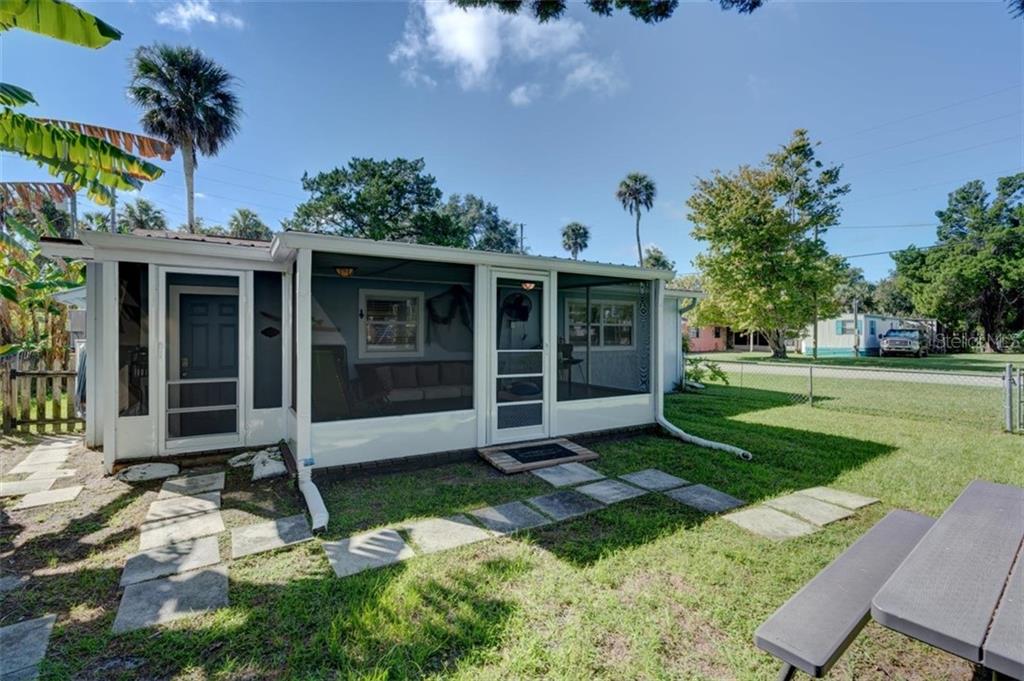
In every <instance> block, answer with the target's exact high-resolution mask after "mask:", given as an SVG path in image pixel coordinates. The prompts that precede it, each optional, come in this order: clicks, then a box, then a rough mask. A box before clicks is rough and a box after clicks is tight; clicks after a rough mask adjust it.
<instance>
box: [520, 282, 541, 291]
mask: <svg viewBox="0 0 1024 681" xmlns="http://www.w3.org/2000/svg"><path fill="white" fill-rule="evenodd" d="M519 285H520V286H522V287H523V290H524V291H532V290H533V289H535V288H537V284H536V282H533V281H524V282H522V283H520V284H519Z"/></svg>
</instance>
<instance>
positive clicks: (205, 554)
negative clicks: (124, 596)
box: [121, 537, 220, 586]
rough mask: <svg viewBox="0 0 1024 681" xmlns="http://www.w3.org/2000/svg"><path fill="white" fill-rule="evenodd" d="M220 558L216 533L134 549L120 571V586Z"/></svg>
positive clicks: (217, 561)
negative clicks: (133, 552) (135, 551)
mask: <svg viewBox="0 0 1024 681" xmlns="http://www.w3.org/2000/svg"><path fill="white" fill-rule="evenodd" d="M219 562H220V546H219V542H218V541H217V537H199V538H197V539H190V540H187V541H183V542H178V543H176V544H167V545H165V546H158V547H156V548H152V549H149V550H146V551H141V552H139V553H136V554H135V555H134V556H132V557H131V558H129V559H128V562H127V563H126V564H125V566H124V572H122V573H121V586H128V585H129V584H137V583H139V582H145V581H148V580H150V579H157V578H159V577H167V576H168V575H176V574H180V573H183V572H189V571H191V570H198V569H199V568H202V567H206V566H207V565H216V564H217V563H219Z"/></svg>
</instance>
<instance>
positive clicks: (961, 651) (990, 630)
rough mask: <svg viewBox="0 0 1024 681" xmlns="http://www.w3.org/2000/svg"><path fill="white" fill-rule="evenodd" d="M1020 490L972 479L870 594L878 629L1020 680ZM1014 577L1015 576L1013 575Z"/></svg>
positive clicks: (1023, 508) (1023, 530)
mask: <svg viewBox="0 0 1024 681" xmlns="http://www.w3.org/2000/svg"><path fill="white" fill-rule="evenodd" d="M1022 542H1024V489H1021V488H1019V487H1014V486H1012V485H1000V484H996V483H991V482H984V481H980V480H976V481H974V482H972V483H971V484H970V485H969V486H968V487H967V489H965V490H964V491H963V493H961V494H960V496H959V497H958V498H957V500H956V501H955V502H953V505H952V506H950V507H949V508H948V509H946V512H945V513H943V514H942V517H941V518H939V519H938V521H936V522H935V524H934V525H933V526H932V527H931V529H930V530H928V532H927V533H926V534H925V535H924V537H922V539H921V541H920V542H919V543H918V544H917V546H916V547H915V548H914V550H913V551H911V552H910V555H908V556H907V558H906V560H904V561H903V563H902V564H901V565H900V566H899V567H898V568H896V571H895V572H894V573H893V574H892V576H891V577H890V578H889V580H888V581H887V582H886V583H885V584H884V585H883V586H882V588H881V589H880V590H879V592H878V593H877V594H876V595H875V598H874V600H873V601H872V604H871V615H872V617H874V619H875V620H876V621H878V622H879V623H880V624H882V625H883V626H886V627H889V628H890V629H894V630H896V631H899V632H901V633H903V634H906V635H908V636H911V637H913V638H916V639H918V640H920V641H923V642H925V643H928V644H929V645H932V646H935V647H936V648H941V649H942V650H945V651H947V652H950V653H953V654H954V655H958V656H959V657H962V658H964V659H967V660H970V661H971V662H975V663H978V664H981V665H984V666H985V667H987V668H989V669H992V670H995V671H998V672H1002V673H1004V674H1007V675H1010V676H1012V677H1015V678H1024V572H1022V569H1024V566H1022V565H1021V562H1022V561H1024V556H1022V555H1021V547H1022ZM1011 572H1012V574H1011Z"/></svg>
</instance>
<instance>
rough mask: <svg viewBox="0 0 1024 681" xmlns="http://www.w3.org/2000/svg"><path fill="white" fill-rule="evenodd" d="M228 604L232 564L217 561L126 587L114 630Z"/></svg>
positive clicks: (166, 620) (130, 628)
mask: <svg viewBox="0 0 1024 681" xmlns="http://www.w3.org/2000/svg"><path fill="white" fill-rule="evenodd" d="M227 604H228V567H227V565H216V566H213V567H208V568H203V569H202V570H195V571H192V572H185V573H182V574H180V575H173V576H171V577H165V578H163V579H153V580H150V581H148V582H141V583H138V584H132V585H130V586H128V587H126V588H125V590H124V596H123V597H122V598H121V606H120V607H119V608H118V609H117V616H116V617H115V618H114V633H115V634H120V633H123V632H126V631H133V630H135V629H142V628H144V627H151V626H155V625H158V624H164V623H165V622H172V621H174V620H177V619H181V618H183V617H192V616H195V615H197V614H200V613H204V612H210V611H212V610H216V609H217V608H223V607H225V606H227Z"/></svg>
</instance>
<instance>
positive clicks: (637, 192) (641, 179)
mask: <svg viewBox="0 0 1024 681" xmlns="http://www.w3.org/2000/svg"><path fill="white" fill-rule="evenodd" d="M657 195H658V188H657V187H655V186H654V180H652V179H651V178H649V177H647V176H646V175H644V174H643V173H630V174H629V175H626V179H624V180H623V181H622V182H619V188H618V190H617V191H616V192H615V198H617V199H618V200H619V203H621V204H622V208H623V210H626V211H627V212H628V213H629V214H630V215H636V259H637V262H639V263H640V267H643V266H644V250H643V247H642V246H641V245H640V213H641V212H642V211H643V210H644V209H647V211H650V210H651V207H652V206H653V205H654V197H655V196H657Z"/></svg>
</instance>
